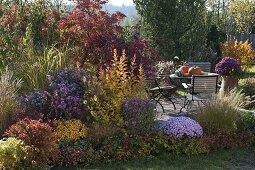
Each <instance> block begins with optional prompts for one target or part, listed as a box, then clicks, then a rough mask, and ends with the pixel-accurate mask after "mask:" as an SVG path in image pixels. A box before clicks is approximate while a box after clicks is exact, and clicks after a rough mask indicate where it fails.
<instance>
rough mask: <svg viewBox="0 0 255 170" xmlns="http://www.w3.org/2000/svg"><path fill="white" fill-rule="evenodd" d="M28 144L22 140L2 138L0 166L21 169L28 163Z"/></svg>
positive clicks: (0, 143)
mask: <svg viewBox="0 0 255 170" xmlns="http://www.w3.org/2000/svg"><path fill="white" fill-rule="evenodd" d="M26 147H27V146H26V145H25V144H24V142H23V141H22V140H19V139H15V138H7V139H2V140H0V168H1V169H21V168H24V167H25V166H28V165H26V159H27V157H28V153H27V151H28V150H27V149H26Z"/></svg>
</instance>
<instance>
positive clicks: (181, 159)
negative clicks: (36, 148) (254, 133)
mask: <svg viewBox="0 0 255 170" xmlns="http://www.w3.org/2000/svg"><path fill="white" fill-rule="evenodd" d="M85 169H98V170H100V169H104V170H108V169H109V170H112V169H126V170H138V169H148V170H165V169H168V170H171V169H173V170H182V169H185V170H186V169H188V170H193V169H196V170H198V169H203V170H205V169H208V170H220V169H224V170H225V169H240V170H248V169H255V148H254V147H252V148H243V149H235V150H223V151H218V152H212V153H209V154H206V155H196V156H184V155H179V156H175V155H171V154H167V153H162V154H160V155H158V156H156V157H152V156H151V157H144V158H139V159H132V160H129V161H125V162H123V161H116V162H112V163H108V164H104V163H101V164H96V165H93V166H88V167H70V168H55V169H54V170H85Z"/></svg>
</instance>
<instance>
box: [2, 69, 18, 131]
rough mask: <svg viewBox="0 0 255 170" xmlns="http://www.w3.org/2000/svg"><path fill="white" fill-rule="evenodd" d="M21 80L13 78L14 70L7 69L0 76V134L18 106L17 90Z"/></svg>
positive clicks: (6, 126)
mask: <svg viewBox="0 0 255 170" xmlns="http://www.w3.org/2000/svg"><path fill="white" fill-rule="evenodd" d="M20 86H21V81H20V80H18V79H14V78H13V72H11V71H10V70H8V69H6V71H5V72H4V73H3V74H2V75H1V77H0V135H1V134H2V133H3V132H4V131H5V130H6V129H7V128H8V126H9V125H10V123H11V117H12V114H14V113H15V111H16V109H17V108H18V95H17V91H18V89H19V88H20Z"/></svg>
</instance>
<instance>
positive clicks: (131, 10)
mask: <svg viewBox="0 0 255 170" xmlns="http://www.w3.org/2000/svg"><path fill="white" fill-rule="evenodd" d="M103 9H104V10H107V11H109V12H110V13H114V12H116V11H119V12H122V13H123V14H125V15H126V16H127V18H131V17H135V16H137V11H136V9H135V6H124V5H122V6H114V5H112V4H106V5H104V7H103Z"/></svg>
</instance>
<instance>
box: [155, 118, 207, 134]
mask: <svg viewBox="0 0 255 170" xmlns="http://www.w3.org/2000/svg"><path fill="white" fill-rule="evenodd" d="M159 128H160V129H162V130H163V132H164V134H166V135H168V136H170V137H173V138H181V137H184V136H188V137H200V136H202V135H203V129H202V127H201V126H200V125H199V124H198V123H197V122H196V121H195V120H193V119H191V118H189V117H185V116H180V117H173V118H170V119H169V120H167V121H164V122H161V123H160V124H159Z"/></svg>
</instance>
